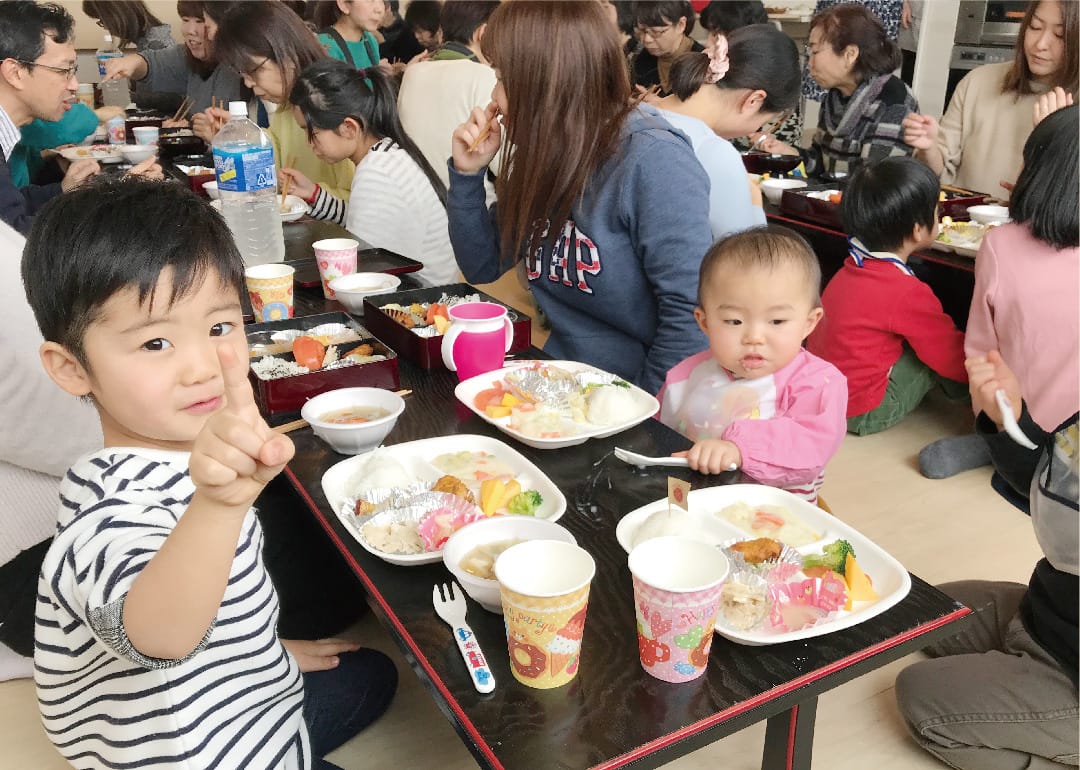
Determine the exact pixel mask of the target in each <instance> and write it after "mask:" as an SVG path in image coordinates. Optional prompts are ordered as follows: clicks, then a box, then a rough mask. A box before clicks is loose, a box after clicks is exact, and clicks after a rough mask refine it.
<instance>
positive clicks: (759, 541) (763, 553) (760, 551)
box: [728, 537, 784, 564]
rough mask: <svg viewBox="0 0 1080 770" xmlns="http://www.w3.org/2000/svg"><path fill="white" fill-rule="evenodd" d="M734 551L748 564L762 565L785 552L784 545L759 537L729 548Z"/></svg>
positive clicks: (733, 544)
mask: <svg viewBox="0 0 1080 770" xmlns="http://www.w3.org/2000/svg"><path fill="white" fill-rule="evenodd" d="M728 547H729V548H730V549H731V550H732V551H735V552H737V553H740V554H742V557H743V560H744V561H745V562H746V563H747V564H761V563H762V562H763V561H771V560H773V559H777V558H779V556H780V553H781V551H783V550H784V544H783V543H781V542H780V541H779V540H774V539H772V538H771V537H759V538H756V539H754V540H740V541H739V542H737V543H732V544H731V545H730V546H728Z"/></svg>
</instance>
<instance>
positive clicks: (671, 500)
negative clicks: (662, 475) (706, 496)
mask: <svg viewBox="0 0 1080 770" xmlns="http://www.w3.org/2000/svg"><path fill="white" fill-rule="evenodd" d="M689 496H690V482H689V481H683V480H682V479H677V478H675V477H674V476H668V480H667V501H668V512H669V513H670V512H671V506H672V505H676V506H678V507H679V508H682V509H683V510H684V511H686V512H687V513H689V512H690V501H689V499H688V498H689Z"/></svg>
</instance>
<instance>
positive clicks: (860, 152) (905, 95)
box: [761, 4, 919, 178]
mask: <svg viewBox="0 0 1080 770" xmlns="http://www.w3.org/2000/svg"><path fill="white" fill-rule="evenodd" d="M807 54H808V56H809V66H810V74H811V75H812V76H813V77H814V80H816V81H817V83H818V84H819V85H820V86H821V87H822V88H826V89H828V93H826V95H825V100H824V101H823V102H822V104H821V114H820V117H819V118H818V127H817V131H816V132H815V133H814V138H813V141H812V143H811V146H810V148H809V149H807V150H798V149H796V148H794V147H792V146H791V145H788V144H784V143H783V142H780V141H779V140H777V139H774V138H772V137H767V138H766V139H765V140H764V142H763V143H762V145H761V146H762V149H764V150H765V151H766V152H774V153H783V154H785V155H794V154H800V155H802V156H803V161H804V162H805V163H806V171H807V173H808V174H809V175H810V176H825V177H829V178H837V177H842V176H846V175H850V174H852V173H853V172H854V171H855V170H856V169H857V168H858V167H859V165H860V164H862V163H865V162H872V161H875V160H881V159H882V158H887V157H889V156H892V155H910V154H911V152H912V148H911V147H909V146H907V145H906V144H905V143H904V139H903V129H902V128H901V122H902V121H903V120H904V117H905V116H907V115H908V114H909V113H912V112H918V110H919V105H918V102H916V101H915V96H914V94H912V93H911V90H910V89H909V88H908V87H907V86H906V85H905V84H904V82H903V81H902V80H900V78H898V77H896V76H895V75H893V74H892V72H893V70H895V69H896V68H897V67H899V66H900V49H899V48H898V47H897V45H896V43H894V42H892V41H891V40H889V38H888V37H887V36H886V34H885V29H884V27H882V25H881V22H880V21H878V19H877V18H876V17H875V16H874V15H873V14H872V13H870V11H868V10H867V9H866V8H864V7H863V6H861V5H853V4H843V5H835V6H832V7H831V8H828V9H827V10H825V11H822V12H821V13H819V14H817V15H816V16H814V18H813V19H811V20H810V39H809V42H808V43H807Z"/></svg>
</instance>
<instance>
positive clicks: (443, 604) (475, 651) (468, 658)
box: [431, 580, 495, 693]
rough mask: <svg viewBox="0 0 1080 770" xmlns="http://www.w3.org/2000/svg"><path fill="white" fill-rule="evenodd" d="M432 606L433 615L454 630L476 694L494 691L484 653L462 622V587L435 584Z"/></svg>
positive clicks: (451, 584)
mask: <svg viewBox="0 0 1080 770" xmlns="http://www.w3.org/2000/svg"><path fill="white" fill-rule="evenodd" d="M431 602H432V604H434V605H435V614H436V615H438V616H439V617H440V618H442V619H443V620H444V621H445V622H446V624H447V625H449V626H450V628H452V629H453V633H454V641H455V642H457V646H458V650H460V651H461V657H462V659H464V661H465V666H466V667H467V668H468V669H469V674H470V675H471V676H472V680H473V685H474V686H475V687H476V691H477V692H484V693H486V692H491V691H492V690H494V689H495V676H494V675H493V674H492V673H491V669H490V668H488V664H487V660H485V659H484V653H483V652H481V651H480V644H479V643H478V642H477V641H476V635H475V634H473V630H472V629H471V628H469V624H468V623H466V622H465V614H466V613H467V612H468V607H466V605H465V596H464V595H463V594H462V592H461V586H459V585H458V584H457V583H455V582H454V581H452V580H451V581H450V582H449V583H445V584H443V585H439V584H438V583H436V584H435V587H434V588H433V589H432V590H431Z"/></svg>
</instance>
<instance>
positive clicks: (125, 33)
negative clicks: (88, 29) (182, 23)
mask: <svg viewBox="0 0 1080 770" xmlns="http://www.w3.org/2000/svg"><path fill="white" fill-rule="evenodd" d="M82 9H83V13H85V14H86V15H87V16H89V17H90V18H91V19H94V20H95V21H97V23H98V26H100V27H101V28H102V29H104V30H105V31H106V32H108V33H109V34H110V35H112V36H113V37H114V38H116V40H117V42H118V43H119V44H120V47H121V48H126V47H128V46H129V45H132V46H135V50H136V51H156V50H160V49H162V48H169V47H170V46H172V45H173V39H172V31H171V29H170V27H169V25H168V24H165V23H163V22H162V21H161V20H160V19H159V18H158V17H157V16H155V15H154V14H153V13H151V12H150V9H149V8H147V7H146V3H144V2H143V0H119V2H118V0H83V4H82Z"/></svg>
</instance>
